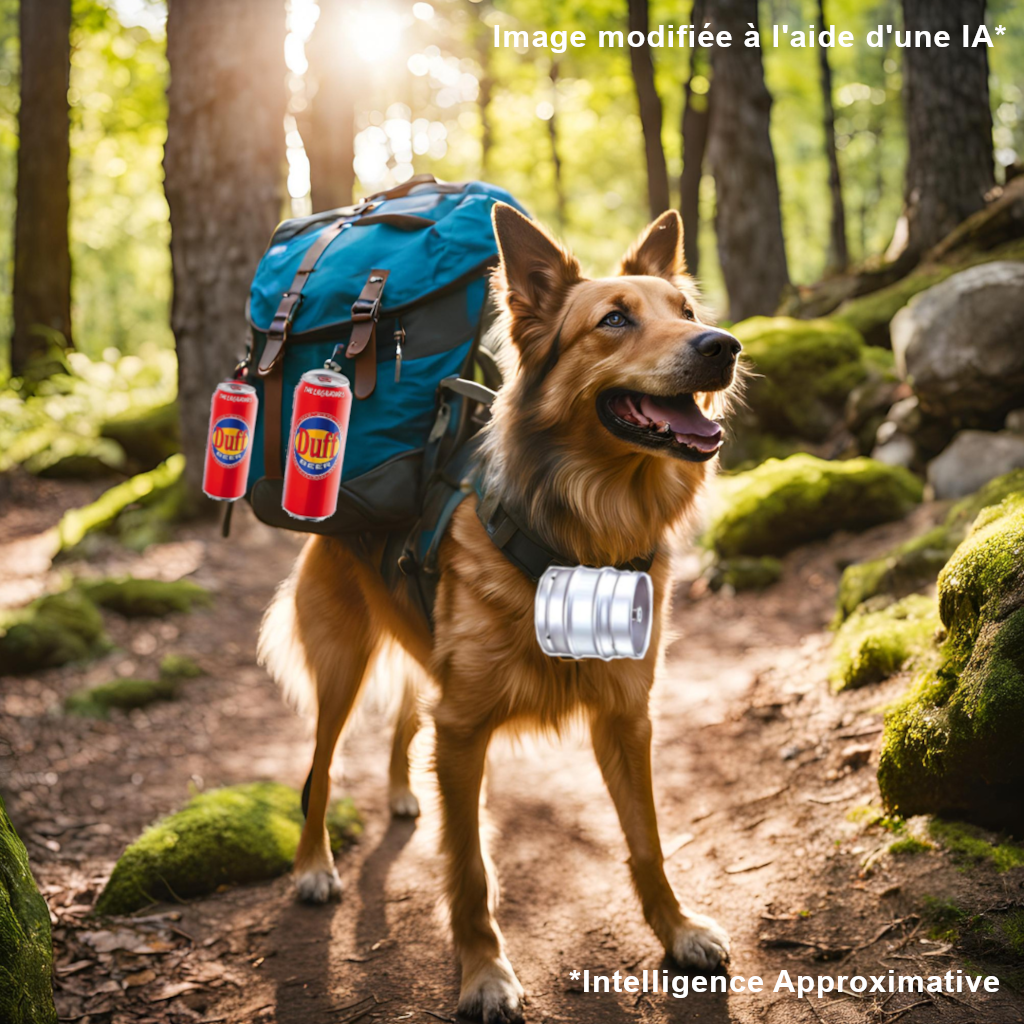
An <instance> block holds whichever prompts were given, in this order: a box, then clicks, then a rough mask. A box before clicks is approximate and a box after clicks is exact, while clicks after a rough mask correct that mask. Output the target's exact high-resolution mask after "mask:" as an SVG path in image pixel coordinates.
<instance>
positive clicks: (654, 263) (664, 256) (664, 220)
mask: <svg viewBox="0 0 1024 1024" xmlns="http://www.w3.org/2000/svg"><path fill="white" fill-rule="evenodd" d="M617 273H619V274H627V275H630V276H632V275H634V274H635V275H639V276H644V277H664V278H665V279H666V280H669V281H671V280H672V279H673V278H675V277H678V276H679V275H680V274H685V273H686V260H685V259H683V222H682V221H681V220H680V219H679V214H678V213H676V211H675V210H666V211H665V212H664V213H663V214H662V215H661V216H660V217H659V218H658V219H657V220H656V221H654V222H653V223H652V224H649V225H648V226H647V229H646V230H645V231H644V233H643V234H642V235H641V236H640V237H639V238H638V239H637V240H636V241H635V242H634V243H633V245H632V247H631V248H630V250H629V252H627V253H626V255H625V256H623V257H622V261H621V262H620V263H619V266H618V270H617Z"/></svg>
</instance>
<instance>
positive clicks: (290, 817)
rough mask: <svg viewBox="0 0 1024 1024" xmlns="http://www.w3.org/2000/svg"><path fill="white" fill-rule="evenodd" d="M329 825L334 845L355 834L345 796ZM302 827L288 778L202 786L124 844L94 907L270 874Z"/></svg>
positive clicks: (284, 863)
mask: <svg viewBox="0 0 1024 1024" xmlns="http://www.w3.org/2000/svg"><path fill="white" fill-rule="evenodd" d="M328 829H329V831H330V834H331V846H332V849H335V850H338V849H340V848H341V847H343V846H345V845H347V844H349V843H351V842H352V841H353V840H354V839H355V837H356V836H358V835H359V833H360V832H361V831H362V826H361V824H360V818H359V815H358V813H357V811H356V810H355V807H354V806H353V804H352V802H351V801H350V800H343V801H338V802H337V803H335V804H334V805H333V806H332V808H331V811H330V813H329V815H328ZM301 831H302V805H301V800H300V798H299V794H298V793H297V792H296V791H295V790H293V789H290V788H289V787H287V786H282V785H280V784H279V783H276V782H253V783H248V784H246V785H241V786H229V787H227V788H225V789H217V790H212V791H211V792H208V793H201V794H200V795H198V796H195V797H193V798H192V799H191V800H190V801H189V802H188V804H187V805H186V806H185V807H184V808H183V809H182V810H180V811H178V812H177V813H176V814H172V815H171V816H170V817H167V818H164V819H163V820H162V821H159V822H157V824H155V825H153V826H152V827H151V828H149V829H147V830H146V831H145V832H144V833H143V834H142V836H141V837H140V838H139V839H137V840H136V841H135V842H134V843H132V845H131V846H129V847H128V849H126V850H125V852H124V853H123V854H122V855H121V858H120V860H118V862H117V865H116V866H115V868H114V871H113V874H112V875H111V876H110V880H109V881H108V882H107V885H106V887H105V888H104V890H103V892H102V893H101V894H100V898H99V901H98V902H97V904H96V910H97V912H98V913H100V914H128V913H131V912H132V911H133V910H138V909H139V908H140V907H144V906H146V905H147V904H149V903H152V902H153V901H155V900H166V899H184V898H188V897H192V896H204V895H206V894H208V893H211V892H214V891H215V890H216V889H217V888H218V887H219V886H221V885H227V884H234V885H237V884H244V883H247V882H261V881H264V880H266V879H270V878H275V877H276V876H278V875H281V874H284V872H286V871H287V870H288V869H289V867H290V866H291V862H292V861H293V860H294V858H295V851H296V849H297V848H298V843H299V834H300V832H301Z"/></svg>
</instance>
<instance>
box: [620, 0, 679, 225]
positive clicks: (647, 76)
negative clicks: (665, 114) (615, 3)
mask: <svg viewBox="0 0 1024 1024" xmlns="http://www.w3.org/2000/svg"><path fill="white" fill-rule="evenodd" d="M649 28H650V18H649V14H648V10H647V0H629V31H630V32H641V33H643V37H644V41H643V43H642V44H641V45H640V46H630V48H629V62H630V64H631V66H632V68H633V81H634V83H635V84H636V96H637V100H638V101H639V104H640V125H641V127H642V128H643V133H644V151H645V154H646V157H647V202H648V205H649V206H650V211H651V218H652V219H654V218H655V217H657V216H658V215H659V214H661V213H664V212H665V211H666V210H667V209H668V207H669V195H668V168H667V166H666V165H665V149H664V147H663V146H662V144H661V97H660V96H658V90H657V89H656V88H655V85H654V61H653V60H652V59H651V48H650V46H649V45H648V43H647V32H648V30H649Z"/></svg>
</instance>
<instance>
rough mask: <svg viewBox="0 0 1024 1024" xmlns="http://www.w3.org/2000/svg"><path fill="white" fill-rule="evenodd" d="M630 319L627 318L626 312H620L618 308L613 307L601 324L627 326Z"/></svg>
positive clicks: (605, 325)
mask: <svg viewBox="0 0 1024 1024" xmlns="http://www.w3.org/2000/svg"><path fill="white" fill-rule="evenodd" d="M628 323H629V321H628V320H627V319H626V316H625V314H624V313H620V312H619V311H618V310H617V309H613V310H612V311H611V312H610V313H607V314H606V315H605V316H604V318H603V319H602V320H601V323H600V325H599V326H601V327H625V326H626V324H628Z"/></svg>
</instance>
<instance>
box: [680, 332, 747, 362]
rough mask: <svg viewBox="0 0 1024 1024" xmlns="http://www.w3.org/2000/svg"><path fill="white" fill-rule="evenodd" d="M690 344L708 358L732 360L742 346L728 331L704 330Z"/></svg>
mask: <svg viewBox="0 0 1024 1024" xmlns="http://www.w3.org/2000/svg"><path fill="white" fill-rule="evenodd" d="M690 344H691V345H692V346H693V347H694V348H695V349H696V350H697V351H698V352H699V353H700V354H701V355H702V356H705V357H706V358H708V359H718V360H719V361H724V362H732V361H733V360H734V359H735V358H736V357H737V356H738V355H739V354H740V352H742V351H743V346H742V345H741V344H740V343H739V340H738V339H737V338H734V337H733V336H732V335H731V334H730V333H729V332H728V331H720V330H717V329H716V330H713V331H704V332H703V333H702V334H698V335H697V337H696V338H694V339H693V340H692V341H691V342H690Z"/></svg>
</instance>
